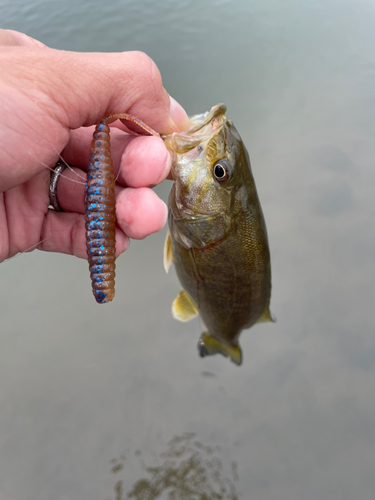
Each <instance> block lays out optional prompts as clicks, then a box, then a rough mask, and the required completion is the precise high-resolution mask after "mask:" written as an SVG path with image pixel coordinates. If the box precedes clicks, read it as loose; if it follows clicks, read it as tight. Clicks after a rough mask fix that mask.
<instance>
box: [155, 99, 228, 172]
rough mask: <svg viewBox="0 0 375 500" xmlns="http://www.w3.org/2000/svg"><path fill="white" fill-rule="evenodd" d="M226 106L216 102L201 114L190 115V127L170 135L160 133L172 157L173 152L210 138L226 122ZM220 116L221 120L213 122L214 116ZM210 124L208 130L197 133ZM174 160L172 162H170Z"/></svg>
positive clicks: (191, 146)
mask: <svg viewBox="0 0 375 500" xmlns="http://www.w3.org/2000/svg"><path fill="white" fill-rule="evenodd" d="M226 110H227V107H226V105H225V104H216V106H213V107H212V108H211V110H210V111H208V112H207V113H205V114H202V115H194V116H192V117H190V120H191V124H192V127H190V128H189V129H187V130H185V131H184V132H179V133H178V132H174V133H173V134H170V135H162V136H161V137H162V139H163V141H164V143H165V145H166V147H167V148H168V149H170V150H171V153H172V157H174V154H177V155H181V154H185V153H187V152H188V151H191V150H192V149H194V148H196V147H197V146H199V145H200V144H201V143H202V142H205V141H207V140H209V139H210V137H211V136H212V135H213V134H214V133H218V132H219V130H220V129H221V127H222V126H223V125H224V124H225V122H226V116H225V112H226ZM219 116H221V117H222V120H219V122H218V123H215V118H217V117H219ZM210 124H212V129H211V130H210V131H205V132H204V131H203V132H202V133H201V134H200V135H197V133H198V132H200V131H201V130H202V129H204V128H205V127H207V126H208V125H210ZM173 163H175V162H172V164H173Z"/></svg>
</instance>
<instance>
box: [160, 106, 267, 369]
mask: <svg viewBox="0 0 375 500" xmlns="http://www.w3.org/2000/svg"><path fill="white" fill-rule="evenodd" d="M225 112H226V106H225V105H224V104H218V105H217V106H214V107H213V108H212V109H211V111H210V112H208V113H205V114H203V115H195V116H193V117H191V119H190V120H191V124H192V127H191V128H190V129H189V130H187V131H186V132H183V133H175V134H171V135H168V136H164V137H163V139H164V142H165V144H166V146H167V148H168V150H169V152H170V155H171V158H172V176H173V180H174V183H173V186H172V189H171V192H170V196H169V218H168V222H169V232H168V234H167V238H166V242H165V248H164V267H165V269H166V270H167V271H168V269H169V267H170V265H171V263H172V262H173V264H174V265H175V268H176V272H177V276H178V278H179V280H180V282H181V285H182V290H181V292H180V293H179V294H178V296H177V298H176V299H175V300H174V302H173V305H172V313H173V316H174V317H175V318H176V319H179V320H180V321H188V320H190V319H191V318H193V317H194V316H196V315H197V314H200V316H201V318H202V320H203V322H204V324H205V326H206V328H207V330H206V331H205V332H204V333H203V334H202V336H201V338H200V339H199V342H198V350H199V354H200V355H201V356H202V357H203V356H207V355H211V354H216V353H220V354H223V355H224V356H229V357H230V359H231V360H232V361H233V362H234V363H236V364H237V365H240V364H241V362H242V352H241V348H240V346H239V343H238V338H239V336H240V333H241V331H242V330H243V329H245V328H250V327H251V326H253V325H254V324H255V323H258V322H263V321H273V319H272V316H271V313H270V309H269V303H270V297H271V264H270V252H269V247H268V239H267V230H266V225H265V221H264V217H263V213H262V209H261V206H260V202H259V198H258V195H257V191H256V187H255V182H254V178H253V175H252V172H251V167H250V159H249V155H248V153H247V151H246V148H245V146H244V144H243V142H242V139H241V137H240V135H239V134H238V132H237V130H236V129H235V127H234V125H233V123H232V122H231V121H229V120H227V118H226V116H225Z"/></svg>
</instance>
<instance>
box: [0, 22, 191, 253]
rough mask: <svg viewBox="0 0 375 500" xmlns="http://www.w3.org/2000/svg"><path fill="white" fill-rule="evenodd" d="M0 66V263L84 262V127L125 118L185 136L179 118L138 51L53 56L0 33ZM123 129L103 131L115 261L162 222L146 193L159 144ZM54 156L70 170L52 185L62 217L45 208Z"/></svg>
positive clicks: (164, 157)
mask: <svg viewBox="0 0 375 500" xmlns="http://www.w3.org/2000/svg"><path fill="white" fill-rule="evenodd" d="M0 67H1V72H0V109H1V111H2V112H1V114H2V117H1V122H0V137H1V149H0V262H2V261H3V260H5V259H7V258H9V257H12V256H13V255H15V254H17V253H19V252H25V251H28V250H30V249H34V248H38V249H40V250H46V251H52V252H62V253H68V254H72V255H75V256H77V257H81V258H87V256H86V245H85V227H84V215H83V214H84V187H85V186H84V184H85V180H86V173H85V170H86V169H87V163H88V156H89V149H90V144H91V140H92V133H93V130H94V124H96V123H97V122H99V121H100V120H101V119H102V118H103V117H104V116H106V115H107V114H110V113H113V112H122V113H124V112H126V113H131V114H133V115H135V116H137V117H139V118H141V119H142V120H144V122H145V123H147V125H149V126H150V127H152V128H153V129H154V130H156V131H158V132H160V133H163V134H168V133H172V132H174V131H178V130H184V129H187V128H188V127H189V120H188V118H187V115H186V113H185V111H184V110H183V108H182V107H181V106H180V105H179V104H178V103H177V102H176V101H174V99H172V98H170V97H169V95H168V94H167V92H166V90H165V89H164V88H163V86H162V81H161V77H160V73H159V71H158V69H157V67H156V65H155V63H154V62H153V61H152V60H151V59H150V58H149V57H148V56H146V55H145V54H143V53H140V52H124V53H116V54H100V53H95V54H94V53H74V52H65V51H58V50H54V49H50V48H48V47H46V46H44V45H43V44H42V43H40V42H38V41H36V40H33V39H31V38H29V37H27V36H26V35H24V34H22V33H17V32H12V31H7V30H0ZM128 129H131V130H132V129H133V130H135V126H134V127H133V126H132V125H129V127H128ZM126 130H127V128H126V127H124V126H123V125H122V124H121V123H120V122H116V123H115V124H113V125H111V152H112V160H113V166H114V171H115V177H117V186H116V217H117V228H116V253H117V254H119V253H121V252H123V251H124V250H126V248H127V247H128V245H129V237H130V238H136V239H142V238H144V237H146V236H147V235H149V234H151V233H153V232H156V231H159V230H160V229H161V228H162V227H163V226H164V224H165V221H166V217H167V208H166V206H165V204H164V202H163V201H162V200H160V199H159V198H158V196H157V195H156V194H155V193H154V192H153V191H152V189H150V188H149V187H148V186H152V185H155V184H158V183H160V182H161V181H163V180H164V179H165V178H166V177H167V175H168V173H169V170H170V159H169V155H168V152H167V150H166V148H165V146H164V143H163V141H162V139H159V138H157V137H153V136H150V137H149V136H135V135H131V134H129V133H127V132H126ZM137 131H138V132H141V131H140V130H139V129H137ZM60 154H61V156H62V158H63V159H64V161H65V162H67V163H69V164H70V165H74V167H73V168H72V169H65V171H64V173H63V175H62V176H61V177H60V179H59V182H58V187H57V198H58V200H59V203H60V205H61V207H62V208H63V209H64V210H65V211H64V212H55V211H54V210H50V209H48V206H49V179H50V169H51V168H53V166H54V165H55V163H56V161H57V160H58V159H59V158H60ZM124 187H126V189H124Z"/></svg>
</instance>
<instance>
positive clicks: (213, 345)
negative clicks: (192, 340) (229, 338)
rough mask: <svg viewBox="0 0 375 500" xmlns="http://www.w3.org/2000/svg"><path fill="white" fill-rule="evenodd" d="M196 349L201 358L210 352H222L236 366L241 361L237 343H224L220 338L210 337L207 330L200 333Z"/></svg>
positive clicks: (209, 354)
mask: <svg viewBox="0 0 375 500" xmlns="http://www.w3.org/2000/svg"><path fill="white" fill-rule="evenodd" d="M198 351H199V355H200V356H201V357H202V358H204V357H205V356H211V355H212V354H222V355H223V356H225V357H229V358H230V359H231V361H233V363H235V364H236V365H238V366H239V365H240V364H241V363H242V351H241V347H240V346H239V345H238V344H237V345H234V344H233V345H229V344H226V343H224V342H222V341H221V340H219V339H216V338H215V337H212V336H211V335H210V334H209V333H207V332H204V333H202V335H201V338H200V339H199V342H198Z"/></svg>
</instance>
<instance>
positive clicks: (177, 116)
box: [169, 96, 190, 132]
mask: <svg viewBox="0 0 375 500" xmlns="http://www.w3.org/2000/svg"><path fill="white" fill-rule="evenodd" d="M169 99H170V108H169V112H170V114H171V118H172V120H173V121H174V123H175V125H176V127H177V129H178V131H180V132H182V131H183V130H187V129H188V128H189V127H190V121H189V118H188V115H187V114H186V111H185V110H184V108H183V107H182V106H181V104H179V103H178V102H177V101H176V100H175V99H173V97H171V96H169Z"/></svg>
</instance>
